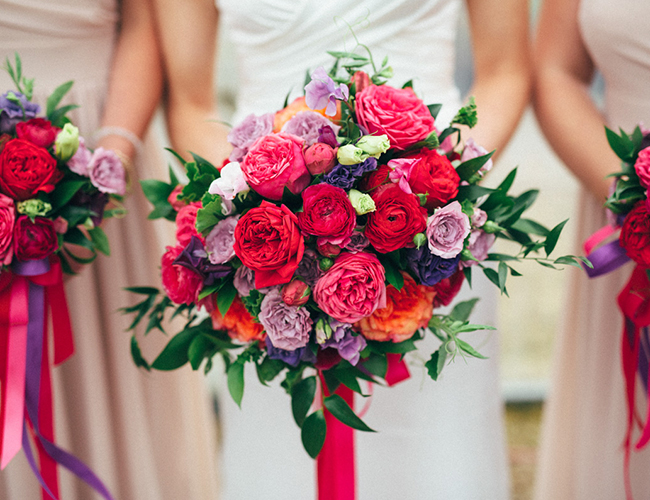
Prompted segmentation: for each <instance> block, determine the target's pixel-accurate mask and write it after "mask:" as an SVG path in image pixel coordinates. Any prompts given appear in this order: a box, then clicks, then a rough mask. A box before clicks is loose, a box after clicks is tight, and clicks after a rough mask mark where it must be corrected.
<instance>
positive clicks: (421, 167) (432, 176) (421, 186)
mask: <svg viewBox="0 0 650 500" xmlns="http://www.w3.org/2000/svg"><path fill="white" fill-rule="evenodd" d="M408 158H419V159H420V161H419V162H417V163H416V164H415V165H414V166H413V169H412V170H411V176H410V177H409V185H410V186H411V189H412V190H413V192H414V193H416V194H425V193H428V196H427V202H426V204H425V207H426V208H427V210H430V211H431V210H433V209H434V208H437V207H442V206H443V205H446V204H447V202H448V201H449V200H451V199H452V198H454V197H455V196H456V195H457V194H458V186H459V185H460V177H459V176H458V174H457V173H456V169H455V168H454V167H453V166H452V164H451V162H450V161H449V160H448V159H447V157H446V156H442V155H440V154H438V153H437V152H436V151H432V150H429V149H426V148H422V150H421V151H420V152H419V153H417V154H414V155H410V156H408Z"/></svg>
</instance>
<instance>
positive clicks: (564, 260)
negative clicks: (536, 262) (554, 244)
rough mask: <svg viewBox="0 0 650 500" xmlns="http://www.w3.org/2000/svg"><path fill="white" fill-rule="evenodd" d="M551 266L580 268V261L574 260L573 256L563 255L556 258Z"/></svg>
mask: <svg viewBox="0 0 650 500" xmlns="http://www.w3.org/2000/svg"><path fill="white" fill-rule="evenodd" d="M553 264H562V265H568V266H575V267H578V268H579V267H582V266H581V265H580V261H578V259H576V258H575V257H574V256H573V255H563V256H562V257H558V258H557V259H555V260H554V261H553Z"/></svg>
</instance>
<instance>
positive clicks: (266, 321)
mask: <svg viewBox="0 0 650 500" xmlns="http://www.w3.org/2000/svg"><path fill="white" fill-rule="evenodd" d="M259 320H260V323H262V326H263V327H264V330H266V334H267V335H268V338H269V339H270V340H271V343H272V344H273V346H274V347H277V348H278V349H284V350H285V351H295V350H296V349H300V348H301V347H305V346H306V345H307V343H308V342H309V332H311V327H312V324H313V322H312V320H311V317H310V316H309V311H308V310H307V309H305V308H304V307H302V308H299V307H292V306H288V305H287V304H285V303H284V301H283V300H282V293H281V291H280V290H278V289H277V288H276V289H273V290H271V291H270V292H269V293H268V294H266V296H265V297H264V299H263V300H262V306H261V310H260V314H259Z"/></svg>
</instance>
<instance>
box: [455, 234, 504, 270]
mask: <svg viewBox="0 0 650 500" xmlns="http://www.w3.org/2000/svg"><path fill="white" fill-rule="evenodd" d="M494 240H496V236H495V235H494V234H488V233H486V232H485V231H480V230H476V231H472V233H471V234H470V235H469V245H468V249H469V251H470V252H471V253H472V256H473V257H474V258H475V259H476V260H464V261H462V262H461V263H460V267H461V268H463V267H469V266H473V265H474V264H476V262H477V261H478V262H482V261H484V260H485V259H487V256H488V252H489V250H490V248H491V247H492V245H493V244H494Z"/></svg>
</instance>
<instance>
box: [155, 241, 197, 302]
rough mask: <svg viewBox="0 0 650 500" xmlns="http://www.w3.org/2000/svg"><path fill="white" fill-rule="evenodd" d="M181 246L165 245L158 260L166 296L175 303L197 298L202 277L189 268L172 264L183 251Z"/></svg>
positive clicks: (194, 300)
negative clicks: (165, 247)
mask: <svg viewBox="0 0 650 500" xmlns="http://www.w3.org/2000/svg"><path fill="white" fill-rule="evenodd" d="M183 248H184V247H182V246H180V245H179V246H175V247H167V251H166V252H165V253H164V254H163V256H162V259H161V261H160V267H161V275H162V286H163V290H165V293H166V294H167V296H168V297H169V298H170V299H171V301H172V302H174V303H175V304H193V303H195V302H196V301H197V299H198V298H199V292H200V291H201V288H202V286H203V278H202V277H201V276H199V274H198V273H195V272H194V271H192V270H191V269H188V268H187V267H184V266H181V265H178V264H177V265H174V261H175V260H176V258H177V257H178V256H179V255H180V253H181V252H182V251H183Z"/></svg>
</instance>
